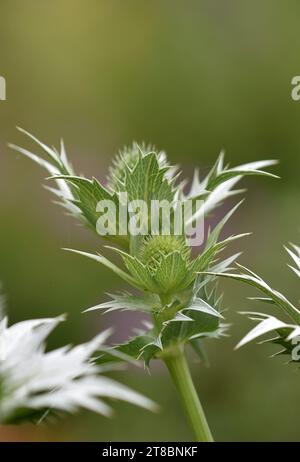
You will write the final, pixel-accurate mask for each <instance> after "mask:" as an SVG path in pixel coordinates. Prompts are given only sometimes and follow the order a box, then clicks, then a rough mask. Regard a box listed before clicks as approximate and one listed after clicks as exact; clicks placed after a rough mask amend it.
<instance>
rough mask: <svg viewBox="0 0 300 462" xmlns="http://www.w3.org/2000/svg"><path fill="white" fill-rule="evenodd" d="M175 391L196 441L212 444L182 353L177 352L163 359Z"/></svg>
mask: <svg viewBox="0 0 300 462" xmlns="http://www.w3.org/2000/svg"><path fill="white" fill-rule="evenodd" d="M163 361H164V362H165V364H166V366H167V368H168V369H169V372H170V374H171V377H172V379H173V382H174V384H175V386H176V388H177V391H178V393H179V395H180V397H181V401H182V404H183V407H184V409H185V412H186V414H187V416H188V418H189V421H190V424H191V426H192V428H193V430H194V433H195V435H196V438H197V441H200V442H212V441H213V437H212V434H211V432H210V429H209V426H208V423H207V421H206V417H205V414H204V411H203V408H202V406H201V403H200V400H199V398H198V395H197V392H196V390H195V386H194V383H193V379H192V376H191V373H190V370H189V367H188V364H187V361H186V358H185V355H184V352H183V351H180V350H179V351H177V352H176V353H175V352H174V354H173V355H172V354H170V355H169V356H166V357H164V358H163Z"/></svg>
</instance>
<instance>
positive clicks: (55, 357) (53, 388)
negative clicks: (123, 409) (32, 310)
mask: <svg viewBox="0 0 300 462" xmlns="http://www.w3.org/2000/svg"><path fill="white" fill-rule="evenodd" d="M63 320H64V316H59V317H57V318H45V319H33V320H29V321H23V322H19V323H17V324H14V325H12V326H10V327H9V326H8V320H7V318H6V317H5V318H3V319H2V320H1V321H0V423H1V424H16V423H21V422H24V421H34V422H39V421H41V420H43V419H44V418H46V417H48V416H49V415H54V414H57V413H61V412H74V411H76V410H77V409H79V408H86V409H89V410H92V411H94V412H98V413H100V414H103V415H106V416H109V415H111V413H112V409H111V407H110V406H109V405H108V404H107V403H106V402H105V401H104V399H105V398H113V399H121V400H125V401H128V402H131V403H133V404H136V405H139V406H142V407H145V408H147V409H151V410H155V408H156V406H155V404H154V403H153V402H151V400H149V399H147V398H145V397H143V396H142V395H140V394H139V393H136V392H134V391H132V390H130V389H129V388H127V387H125V386H123V385H121V384H119V383H117V382H115V381H114V380H112V379H109V378H107V377H105V376H103V375H102V372H104V369H103V368H101V366H99V365H96V364H95V361H93V360H92V354H94V353H95V352H97V351H98V352H99V351H102V349H103V348H104V345H103V342H104V341H105V340H106V339H107V337H108V336H109V334H110V332H109V331H105V332H102V333H101V334H99V335H97V336H96V337H95V338H94V339H93V340H91V341H90V342H87V343H85V344H82V345H78V346H75V347H71V346H65V347H63V348H59V349H57V350H52V351H45V340H46V338H47V337H48V335H49V334H50V333H51V332H52V330H53V329H54V328H55V327H56V326H57V325H58V324H59V323H60V322H61V321H63ZM108 369H109V368H108V367H106V368H105V371H106V370H108Z"/></svg>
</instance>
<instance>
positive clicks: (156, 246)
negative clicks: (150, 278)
mask: <svg viewBox="0 0 300 462" xmlns="http://www.w3.org/2000/svg"><path fill="white" fill-rule="evenodd" d="M174 252H178V253H179V254H180V256H181V257H182V258H183V260H184V261H186V262H188V261H189V259H190V254H191V251H190V247H189V246H188V245H187V244H186V242H185V239H184V237H182V236H172V235H157V236H151V237H148V238H145V239H144V241H143V242H142V245H141V248H140V250H139V259H140V261H141V262H142V263H144V264H145V265H147V266H148V268H150V269H151V270H152V271H153V272H155V271H156V270H157V269H158V268H159V266H160V265H161V263H162V261H163V260H164V259H165V258H166V257H167V256H168V255H170V254H172V253H174Z"/></svg>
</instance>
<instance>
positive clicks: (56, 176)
mask: <svg viewBox="0 0 300 462" xmlns="http://www.w3.org/2000/svg"><path fill="white" fill-rule="evenodd" d="M22 131H23V130H22ZM23 132H24V131H23ZM25 133H26V132H25ZM26 134H27V135H28V136H29V137H30V138H32V139H33V140H34V141H35V142H37V143H38V144H39V146H40V147H41V148H42V150H43V151H44V152H45V155H46V158H42V157H41V156H38V155H36V154H34V153H32V152H30V151H28V150H25V149H24V148H20V147H18V146H11V147H13V148H14V149H16V150H17V151H18V152H20V153H22V154H24V155H25V156H27V157H29V158H31V159H32V160H34V161H35V162H37V163H39V164H40V165H42V166H43V167H44V168H46V169H47V170H48V172H49V173H50V175H51V178H52V180H55V181H56V183H57V186H58V188H57V189H54V190H53V189H51V192H53V193H54V194H55V195H56V196H57V197H58V198H59V200H60V202H61V203H62V205H63V206H64V207H66V208H67V209H68V211H69V212H71V213H72V214H73V215H75V216H76V217H78V218H80V219H83V220H84V221H85V223H87V224H88V225H89V227H91V228H93V229H94V230H96V231H97V229H98V228H97V224H99V210H100V209H101V207H100V208H99V204H101V203H102V205H103V201H106V202H105V204H110V203H112V204H113V207H112V209H111V210H110V211H109V212H107V215H106V221H107V223H108V228H109V231H110V232H108V233H107V234H106V235H103V237H104V239H106V240H108V241H110V243H111V244H112V245H111V246H110V247H109V249H110V250H111V251H113V252H117V253H118V255H119V257H120V260H121V262H120V263H121V264H116V263H114V262H113V261H111V260H110V259H109V258H107V257H106V256H104V255H102V254H99V253H98V254H92V253H87V252H81V251H75V250H73V252H76V253H79V254H82V255H84V256H87V257H89V258H92V259H93V260H95V261H97V262H99V263H101V264H102V265H104V266H106V267H107V268H109V269H110V270H112V271H113V272H115V273H116V274H117V275H118V276H119V277H121V278H122V279H123V280H124V281H126V283H128V284H130V285H131V286H132V287H134V288H135V289H138V290H139V295H135V294H129V293H123V294H118V295H112V296H111V300H109V301H107V302H105V303H101V304H99V305H97V306H95V307H92V309H104V310H112V309H113V310H118V309H120V310H141V311H143V312H146V313H148V314H149V315H150V316H151V322H147V323H146V325H145V329H143V330H142V331H141V332H139V333H138V335H137V336H136V337H134V338H133V339H130V341H129V342H128V343H127V344H125V345H122V346H119V347H117V348H116V351H119V352H124V351H125V352H126V353H127V354H129V355H130V356H132V357H134V358H140V357H143V358H144V360H145V362H146V364H149V361H150V360H151V359H152V358H155V357H158V356H159V355H161V354H163V353H164V351H165V350H167V349H169V348H171V347H172V346H174V345H177V346H183V345H185V344H186V343H190V344H191V345H192V346H193V347H194V348H195V349H196V351H197V352H199V354H200V352H201V351H202V343H201V340H202V339H203V338H205V337H214V338H215V337H218V336H220V335H223V334H224V332H225V329H226V326H225V325H224V323H223V317H222V314H221V312H222V308H221V300H222V299H221V296H220V294H218V291H217V286H216V283H215V282H216V281H215V277H214V276H212V275H203V272H204V271H209V270H210V271H212V270H215V271H218V272H224V271H226V270H228V269H229V268H230V266H231V264H232V263H233V261H234V260H235V259H236V257H237V255H233V256H232V257H229V258H227V259H225V260H223V261H222V260H221V259H220V252H221V251H222V250H223V249H225V248H226V247H227V246H228V245H229V244H230V243H231V242H233V241H234V240H236V239H238V238H240V237H242V236H244V235H245V234H240V235H233V236H230V237H228V238H226V239H224V240H220V239H219V237H220V233H221V231H222V229H223V227H224V225H225V224H226V222H227V220H229V218H230V217H231V215H232V214H233V213H234V211H235V210H236V208H237V206H235V207H234V208H233V209H232V210H230V211H229V213H228V214H227V215H226V216H225V217H224V218H223V219H222V220H220V222H219V223H218V224H217V226H215V228H214V229H212V230H210V231H209V232H208V235H207V237H206V239H205V240H204V242H203V239H202V240H201V244H203V245H202V248H201V250H200V251H198V255H196V256H195V257H192V254H191V249H190V246H191V245H193V243H192V241H191V239H190V238H189V237H190V236H189V233H188V232H187V229H189V231H190V228H188V227H191V228H192V227H193V225H194V224H197V223H198V220H199V219H200V220H201V219H202V220H203V219H204V217H206V216H207V214H208V213H211V212H212V211H213V210H214V209H215V208H216V207H218V206H219V205H220V204H221V203H222V202H224V200H226V199H227V198H228V197H230V196H232V195H234V194H238V193H240V192H241V191H240V190H234V189H233V188H234V186H235V185H236V184H237V182H238V181H239V180H240V179H241V178H242V177H243V176H245V175H262V176H271V177H274V176H275V175H273V174H270V173H268V172H266V171H264V170H263V168H265V167H268V166H271V165H273V164H274V163H275V161H273V160H267V161H258V162H252V163H249V164H244V165H241V166H238V167H234V168H230V167H229V166H228V165H225V164H224V154H223V153H221V154H220V156H219V157H218V159H217V161H216V163H215V165H214V166H213V168H212V169H211V171H210V172H209V173H208V174H207V175H206V176H205V177H204V178H203V179H200V175H199V172H198V171H195V174H194V178H193V182H192V185H191V188H190V189H188V188H187V182H186V181H180V179H179V175H180V172H179V170H178V167H176V166H171V165H170V164H169V163H168V161H167V158H166V155H165V153H163V152H160V151H157V150H156V149H155V148H153V147H152V146H151V147H150V146H147V145H142V144H141V145H138V144H137V143H134V144H133V145H132V146H131V147H129V148H126V149H125V150H123V151H122V152H121V153H119V155H118V156H117V157H116V158H115V160H114V161H113V165H112V167H111V168H110V170H109V175H108V182H107V184H106V185H102V184H101V183H100V182H99V181H98V180H96V179H95V178H92V179H87V178H84V177H81V176H77V175H76V174H74V171H73V168H72V167H71V166H70V163H69V161H68V159H67V155H66V152H65V148H64V145H63V144H62V145H61V149H60V152H59V151H57V150H55V149H52V148H49V147H48V146H46V145H45V144H44V143H41V142H40V141H38V140H37V139H36V138H34V137H33V136H32V135H30V134H28V133H26ZM124 194H125V195H126V199H127V200H128V204H129V205H128V208H127V205H126V208H125V213H124V207H123V209H122V205H124V204H123V202H124ZM153 201H156V202H155V203H156V204H157V201H158V202H159V204H161V203H162V202H163V203H167V204H169V206H170V207H169V209H170V215H169V216H168V218H169V223H170V226H169V229H168V232H166V230H165V223H164V218H165V211H164V212H163V213H162V214H160V215H158V218H157V220H156V222H155V225H156V229H155V232H154V230H153V229H152V227H151V226H150V227H149V224H150V225H152V209H151V206H152V205H153ZM141 202H142V205H146V208H145V210H146V212H145V211H143V213H140V214H136V215H134V216H133V217H132V209H131V208H130V206H132V204H136V203H138V204H139V206H141V205H140V204H141ZM187 204H189V205H190V206H191V207H190V210H191V213H190V215H188V216H185V215H183V217H182V222H181V226H179V231H178V227H176V223H177V221H176V220H177V219H178V216H177V212H178V211H182V210H183V209H184V208H185V206H186V205H187ZM115 210H116V211H117V213H114V212H115ZM102 211H103V210H102V209H101V213H102ZM115 217H117V218H116V221H117V223H114V219H115ZM121 217H123V218H124V217H125V218H126V223H125V225H124V223H123V222H122V223H121ZM132 219H134V220H135V222H134V223H136V224H138V225H140V229H142V230H143V231H144V230H146V231H145V232H141V233H135V232H133V230H132V226H131V225H132ZM179 222H180V220H179ZM120 229H121V230H122V233H120V232H119V233H118V232H117V230H120ZM111 230H113V231H114V232H111ZM196 231H197V230H196ZM202 232H203V230H202ZM202 237H203V238H204V236H202V235H201V238H202ZM197 242H198V241H197ZM200 273H202V274H200ZM201 354H202V353H201Z"/></svg>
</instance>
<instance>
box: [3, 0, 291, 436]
mask: <svg viewBox="0 0 300 462" xmlns="http://www.w3.org/2000/svg"><path fill="white" fill-rule="evenodd" d="M299 13H300V4H299V2H297V0H289V1H288V2H282V1H280V0H264V1H263V2H262V1H257V0H253V1H251V2H246V1H238V0H236V1H221V0H219V1H216V0H187V1H179V0H153V1H151V2H146V1H141V0H126V1H123V0H109V1H108V0H107V1H103V0H85V1H83V0H81V1H78V0H59V1H58V0H51V1H43V2H41V1H38V0H26V1H22V0H9V1H8V0H7V1H2V2H1V4H0V17H1V28H0V75H3V76H4V77H5V78H6V81H7V101H6V102H2V101H1V102H0V118H1V123H0V279H1V280H2V281H3V283H4V286H5V291H6V293H7V296H8V302H9V303H8V305H9V316H10V320H11V321H12V322H15V321H18V320H22V319H24V318H28V317H40V316H43V315H44V316H55V315H57V314H60V313H62V312H67V313H68V314H69V320H68V322H67V323H65V324H64V325H62V326H61V327H60V328H59V329H58V330H57V332H56V333H54V334H53V335H52V337H51V341H50V346H53V347H54V346H58V345H62V344H63V343H69V342H71V343H74V342H79V341H84V340H87V339H89V338H90V337H91V336H92V335H94V334H95V333H96V332H98V331H99V330H100V329H103V328H104V327H106V326H107V325H110V324H114V325H115V327H116V333H115V336H114V338H113V340H119V339H125V338H126V337H127V336H128V335H129V334H130V331H131V329H132V327H134V326H135V327H136V326H139V325H140V319H139V318H136V317H132V316H130V315H129V314H127V313H125V314H121V315H120V316H118V317H117V318H116V317H112V316H105V317H103V316H101V315H100V314H99V313H97V312H96V313H95V314H93V315H91V314H89V315H82V314H81V312H82V310H83V309H84V308H86V307H88V306H91V305H92V304H94V303H95V302H100V301H101V300H104V297H105V295H104V292H113V291H114V290H116V288H119V287H120V281H118V280H117V279H115V277H113V276H112V274H111V273H109V272H108V271H107V270H105V269H103V268H102V267H101V266H99V265H97V264H96V263H93V262H91V261H88V260H85V259H81V258H80V257H78V256H75V255H70V254H67V253H65V252H63V251H62V250H60V249H61V248H62V247H73V248H79V249H86V250H95V249H100V247H101V241H100V239H99V238H98V237H97V236H94V235H92V234H91V233H90V232H89V231H88V230H86V229H84V228H80V227H79V226H78V225H77V224H76V223H75V221H73V219H72V218H69V217H65V216H64V215H63V210H62V209H60V208H58V207H57V206H55V205H54V204H52V203H51V200H52V197H51V195H50V193H48V192H47V191H46V190H44V189H43V188H42V187H41V184H42V183H45V181H44V177H45V174H44V172H43V171H41V170H40V169H39V168H38V167H37V166H36V165H34V164H32V163H31V162H29V161H28V160H27V159H25V158H21V157H20V156H19V155H17V154H16V153H14V152H12V151H9V149H8V148H7V146H6V144H7V142H8V141H12V142H15V143H17V144H21V145H23V146H26V147H29V148H32V147H34V146H32V145H31V144H30V142H28V141H27V140H26V139H25V138H24V137H23V136H22V135H20V134H19V133H18V132H17V131H16V130H15V126H16V125H19V126H21V127H24V128H25V129H27V130H29V131H31V132H33V133H34V134H36V135H37V136H38V137H39V138H41V139H42V140H44V141H45V142H47V143H48V144H51V145H52V144H54V145H55V144H56V145H58V143H59V140H60V137H61V136H63V137H64V140H65V143H66V147H67V151H68V153H69V156H70V157H71V159H72V162H73V164H74V166H75V168H76V170H77V171H79V172H82V173H84V174H85V175H86V176H91V175H94V176H96V177H98V178H99V179H100V180H101V179H104V178H105V174H106V173H105V172H106V170H107V167H108V165H109V163H110V161H111V158H112V156H113V155H114V154H115V153H116V152H117V151H118V149H119V148H120V147H122V146H123V145H125V144H129V143H131V141H132V140H137V141H141V140H145V141H146V142H152V143H155V145H156V146H158V147H159V148H161V149H165V150H166V151H167V153H168V155H169V157H170V159H171V161H172V162H178V163H180V164H181V165H182V169H183V171H184V173H185V174H186V175H189V176H191V174H192V170H193V168H194V167H196V166H198V167H200V169H201V171H202V172H203V173H205V171H207V169H208V168H209V166H211V165H212V163H213V162H214V160H215V158H216V156H217V154H218V153H219V151H220V149H221V148H225V149H226V153H227V161H229V162H230V163H231V165H234V164H238V163H242V162H247V161H253V160H258V159H262V158H278V159H280V165H279V166H278V167H276V168H275V169H274V171H275V172H276V173H278V174H279V175H280V176H281V177H282V179H281V180H271V179H264V178H249V179H246V180H244V181H243V186H244V187H246V188H247V189H248V192H247V200H246V202H245V203H244V205H243V207H242V208H241V209H240V210H239V212H238V213H237V214H236V216H235V217H234V218H233V219H232V220H231V223H230V224H229V225H228V226H227V228H226V234H230V233H232V232H244V231H252V232H253V235H252V236H251V237H250V238H247V240H245V241H243V242H242V241H239V242H238V243H236V244H235V247H234V250H243V251H244V253H243V255H242V257H241V259H240V261H241V262H242V263H244V264H246V265H247V266H249V267H251V268H254V269H255V270H256V271H257V272H259V273H260V274H261V275H262V276H263V277H264V278H266V279H267V280H269V281H270V282H271V283H272V284H273V286H275V287H276V288H278V289H280V290H283V291H284V292H285V293H286V294H288V296H289V297H290V298H291V299H292V300H294V301H297V300H298V297H299V284H298V285H297V282H298V281H297V280H296V278H295V277H294V276H293V274H292V273H291V272H290V271H289V270H288V269H287V267H286V262H287V260H288V257H287V255H286V254H285V252H284V250H283V247H282V245H283V244H284V243H288V242H289V241H292V242H295V243H299V242H300V235H299V228H300V220H299V214H298V211H299V199H300V188H299V167H300V158H299V153H300V132H299V126H300V102H299V103H297V102H294V101H293V100H292V99H291V96H290V92H291V79H292V77H293V76H294V75H299V73H300V61H299ZM34 148H35V147H34ZM229 205H230V204H227V206H225V208H224V207H223V209H220V212H219V213H221V212H222V213H223V212H224V211H225V209H226V208H228V207H229ZM222 287H223V289H224V291H225V304H226V306H227V307H228V308H229V310H228V312H227V319H228V321H229V322H231V323H232V329H231V337H229V338H227V339H224V340H221V341H212V342H210V343H209V344H208V351H209V355H210V362H211V365H210V367H209V368H205V367H204V366H202V365H199V364H196V363H195V364H194V366H193V374H194V378H195V383H196V386H197V389H198V391H199V393H200V395H201V397H202V402H203V405H204V407H205V409H206V412H207V416H208V419H209V421H210V424H211V427H212V429H213V432H214V435H215V437H216V439H218V440H222V441H229V440H235V441H241V440H243V441H246V440H256V441H260V440H273V441H276V440H277V441H279V440H298V441H299V439H300V430H299V428H300V426H299V422H300V420H299V406H300V396H299V383H300V382H299V380H300V376H299V372H298V371H296V370H295V368H294V367H292V366H290V367H288V366H284V365H283V363H284V359H282V358H279V359H272V360H271V359H268V356H269V355H270V354H271V353H274V348H273V347H272V348H269V347H267V346H255V345H250V346H248V347H245V348H244V349H242V350H240V351H238V352H233V347H234V345H235V344H236V342H237V341H238V340H239V339H240V338H241V336H242V335H243V334H244V333H245V332H246V330H247V329H248V328H249V322H248V321H247V320H246V319H243V317H242V316H240V315H238V314H237V311H240V310H243V309H244V310H245V309H257V310H258V311H259V310H260V308H261V307H260V306H259V305H257V306H255V304H253V302H249V301H247V299H246V297H247V296H248V295H253V293H252V292H251V290H250V289H249V288H247V287H246V286H241V285H239V284H234V283H231V282H226V283H225V282H222ZM251 303H252V304H251ZM191 361H192V362H195V358H194V357H191ZM118 377H119V378H120V379H121V380H122V381H123V382H124V383H128V384H129V385H131V386H133V387H135V388H136V389H138V390H140V391H142V392H144V393H145V394H146V395H149V396H150V397H151V398H152V399H154V400H156V401H157V402H158V403H160V404H161V406H162V411H161V413H160V415H159V416H157V415H151V414H150V413H147V412H146V411H142V410H140V409H136V408H134V407H132V406H130V405H127V404H119V403H116V404H115V409H116V413H115V417H114V418H113V419H112V420H107V419H104V418H101V417H99V416H97V415H93V414H91V413H80V414H79V415H77V416H70V417H66V418H64V419H63V420H61V421H59V422H56V423H52V424H50V425H48V426H46V425H41V426H39V427H35V426H33V425H28V426H20V427H1V428H0V439H1V440H11V441H12V440H16V441H25V440H30V441H37V440H48V441H56V440H69V441H76V440H98V441H116V440H119V441H139V440H142V441H151V440H160V441H177V440H178V441H180V440H190V439H191V438H192V435H191V433H190V430H189V428H188V426H187V423H186V420H185V417H184V415H183V414H182V410H181V408H180V406H179V404H178V400H177V396H176V393H175V390H174V389H173V386H172V384H171V383H170V380H169V377H168V376H167V374H166V371H165V370H164V369H163V368H162V367H159V366H157V365H156V364H155V363H154V364H153V369H152V373H151V375H148V374H147V373H146V372H144V371H143V370H142V369H129V370H127V371H125V372H123V373H122V374H119V375H118Z"/></svg>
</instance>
